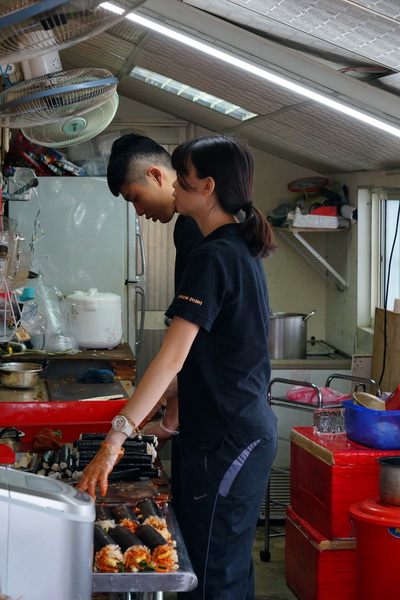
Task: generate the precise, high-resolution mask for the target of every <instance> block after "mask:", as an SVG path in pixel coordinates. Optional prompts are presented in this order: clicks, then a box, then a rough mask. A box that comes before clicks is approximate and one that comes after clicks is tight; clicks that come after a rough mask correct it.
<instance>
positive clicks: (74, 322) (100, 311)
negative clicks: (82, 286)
mask: <svg viewBox="0 0 400 600" xmlns="http://www.w3.org/2000/svg"><path fill="white" fill-rule="evenodd" d="M66 303H67V307H68V315H69V321H70V325H71V333H72V335H73V336H74V338H75V340H76V342H77V344H78V346H79V348H98V349H101V348H103V349H106V348H114V347H115V346H118V344H120V343H121V341H122V306H121V297H120V296H118V295H117V294H111V293H101V292H99V291H98V290H97V288H90V289H89V291H88V292H81V291H76V292H74V293H73V294H69V295H68V296H67V297H66Z"/></svg>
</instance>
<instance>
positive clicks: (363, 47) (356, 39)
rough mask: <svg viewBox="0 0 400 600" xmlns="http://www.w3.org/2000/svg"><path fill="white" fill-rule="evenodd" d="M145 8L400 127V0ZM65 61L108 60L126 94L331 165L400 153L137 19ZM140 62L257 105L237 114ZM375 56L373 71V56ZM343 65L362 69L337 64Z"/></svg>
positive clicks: (302, 159) (255, 0) (330, 168)
mask: <svg viewBox="0 0 400 600" xmlns="http://www.w3.org/2000/svg"><path fill="white" fill-rule="evenodd" d="M123 1H126V2H127V1H128V0H123ZM137 12H138V13H140V14H142V15H143V16H148V17H151V18H152V19H153V20H156V21H158V22H160V23H161V24H164V25H168V26H172V27H173V28H175V29H177V30H179V31H182V32H183V33H186V34H189V35H192V36H196V37H198V38H200V39H201V40H203V41H204V42H206V43H207V42H208V43H212V44H214V45H215V46H216V47H217V48H220V49H222V50H225V51H227V52H231V53H234V54H235V55H237V56H238V57H242V58H243V59H244V60H247V61H249V62H251V63H252V64H255V65H258V66H261V67H264V68H265V69H269V70H272V71H274V72H275V73H277V74H280V75H283V76H285V77H287V78H289V79H292V80H294V81H297V82H300V83H302V84H304V85H306V86H307V87H308V88H311V89H314V90H317V91H321V92H322V93H324V94H325V95H328V96H330V97H333V98H336V99H339V100H342V101H344V102H345V103H347V104H349V105H351V106H353V107H359V108H361V109H363V110H364V111H365V112H367V113H369V114H371V115H372V116H375V117H378V118H383V119H384V120H386V121H387V122H389V123H391V124H392V125H395V126H397V127H399V130H400V97H399V95H400V93H399V90H397V89H396V88H394V87H388V86H387V85H386V84H385V81H384V75H385V74H388V73H393V72H396V71H398V70H400V69H399V67H400V44H399V41H398V40H399V39H400V35H399V34H400V0H375V1H368V0H357V1H354V2H353V1H352V0H146V1H145V2H144V4H142V5H141V6H140V8H139V9H138V10H137ZM61 61H62V64H63V67H64V68H73V67H77V66H89V67H90V66H92V67H95V66H96V67H104V68H107V69H109V70H110V71H111V72H112V73H113V74H114V75H115V76H117V77H118V78H119V80H120V84H119V86H118V93H119V94H120V95H124V96H126V97H128V98H132V99H133V100H136V101H138V102H142V103H144V104H147V105H149V106H152V107H154V108H157V109H159V110H161V111H163V112H167V113H169V114H171V115H173V116H174V117H177V118H178V119H182V120H186V121H189V122H192V123H196V124H198V125H201V126H202V127H205V128H208V129H211V130H214V131H227V132H229V131H232V132H236V133H238V134H240V135H243V136H244V137H246V138H247V139H248V141H249V142H250V143H251V144H252V145H253V146H255V147H257V148H259V149H261V150H264V151H266V152H270V153H272V154H274V155H276V156H279V157H282V158H286V159H287V160H290V161H292V162H294V163H296V164H299V165H302V166H304V167H307V168H310V169H313V170H316V171H318V172H321V173H334V172H338V171H357V170H366V169H391V168H397V166H398V164H399V162H400V137H395V136H393V135H389V134H386V133H382V132H381V131H379V130H378V129H374V128H371V127H370V126H369V125H365V124H362V123H361V122H359V121H355V120H352V119H350V118H349V117H345V116H344V115H342V114H340V113H337V112H335V111H333V110H332V109H328V108H326V107H324V106H322V105H320V104H317V103H315V102H312V101H308V100H306V99H305V98H304V97H303V96H300V95H297V94H295V93H294V92H291V91H288V90H286V89H284V88H282V87H278V86H276V84H273V83H270V82H268V81H266V80H263V79H260V78H259V77H256V76H255V75H251V74H248V73H245V72H244V71H241V70H237V69H236V68H234V67H231V66H229V65H227V64H226V63H223V62H220V61H218V60H217V59H216V58H215V57H212V56H207V55H204V54H202V53H200V52H199V51H197V50H196V51H195V50H192V49H189V47H187V46H183V45H181V44H180V43H178V42H177V41H175V40H172V39H170V38H166V37H162V36H161V35H160V34H157V33H154V32H151V31H149V30H147V29H145V28H144V27H139V26H138V25H136V24H135V23H133V22H131V21H128V20H124V21H122V22H120V23H119V24H117V25H115V26H113V27H112V28H110V29H109V30H107V32H104V33H103V34H101V35H99V36H96V37H94V38H91V39H90V40H87V41H85V42H81V43H79V44H76V45H75V46H73V47H70V48H68V49H65V50H62V52H61ZM136 65H137V66H141V67H145V68H147V69H149V70H151V71H154V72H156V73H160V74H162V75H164V76H166V77H171V78H173V79H176V80H178V81H180V82H182V83H184V84H187V85H189V86H193V87H196V88H198V89H200V90H202V91H204V92H207V93H210V94H213V95H215V96H218V97H220V98H223V99H224V100H227V101H230V102H232V103H234V104H238V105H240V106H242V107H243V108H246V109H248V110H250V111H252V112H254V113H256V114H257V115H259V116H258V117H256V118H254V119H250V120H247V121H244V122H238V121H237V120H235V119H233V118H231V117H229V116H226V115H223V114H221V113H217V112H214V111H212V110H211V109H209V108H206V107H204V106H199V105H196V104H194V103H193V102H191V101H189V100H187V99H185V98H182V97H179V96H174V95H172V94H170V93H168V92H166V91H164V90H162V89H159V88H155V87H152V86H149V85H146V84H144V83H142V82H139V81H136V80H134V79H132V78H131V77H129V76H128V74H129V72H130V71H131V69H132V68H133V67H134V66H136ZM376 65H379V66H380V68H379V69H375V70H373V71H372V74H371V70H370V71H368V67H376ZM343 67H347V73H352V72H353V73H352V75H353V76H349V75H348V74H344V73H342V72H339V71H341V70H342V69H343ZM357 69H358V70H359V74H358V77H357V78H356V77H355V76H354V73H358V72H357ZM362 69H364V71H365V72H363V71H362ZM377 71H378V73H377Z"/></svg>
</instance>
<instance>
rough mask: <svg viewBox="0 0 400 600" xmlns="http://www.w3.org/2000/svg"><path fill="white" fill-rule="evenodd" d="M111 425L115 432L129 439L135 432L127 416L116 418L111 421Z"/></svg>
mask: <svg viewBox="0 0 400 600" xmlns="http://www.w3.org/2000/svg"><path fill="white" fill-rule="evenodd" d="M111 425H112V428H113V429H114V430H115V431H121V432H122V433H125V435H127V436H128V437H130V436H131V435H132V433H133V431H134V428H133V426H132V425H131V424H130V423H129V420H128V419H127V418H126V416H125V415H117V416H116V417H114V418H113V420H112V421H111Z"/></svg>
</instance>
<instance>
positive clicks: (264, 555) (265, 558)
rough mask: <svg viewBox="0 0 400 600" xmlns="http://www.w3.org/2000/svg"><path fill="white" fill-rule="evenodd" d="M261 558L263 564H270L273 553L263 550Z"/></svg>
mask: <svg viewBox="0 0 400 600" xmlns="http://www.w3.org/2000/svg"><path fill="white" fill-rule="evenodd" d="M260 558H261V560H262V561H263V562H269V561H270V560H271V552H270V551H269V550H261V551H260Z"/></svg>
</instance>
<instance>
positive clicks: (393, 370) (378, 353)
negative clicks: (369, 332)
mask: <svg viewBox="0 0 400 600" xmlns="http://www.w3.org/2000/svg"><path fill="white" fill-rule="evenodd" d="M384 333H385V310H384V309H383V308H376V309H375V327H374V345H373V352H372V379H374V380H375V381H376V382H377V383H379V380H380V378H381V374H382V366H383V355H384V350H385V336H384ZM398 385H400V313H398V312H393V311H391V310H387V311H386V357H385V372H384V375H383V378H382V381H381V383H380V388H381V390H382V391H383V392H393V391H394V390H395V389H396V387H397V386H398Z"/></svg>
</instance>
